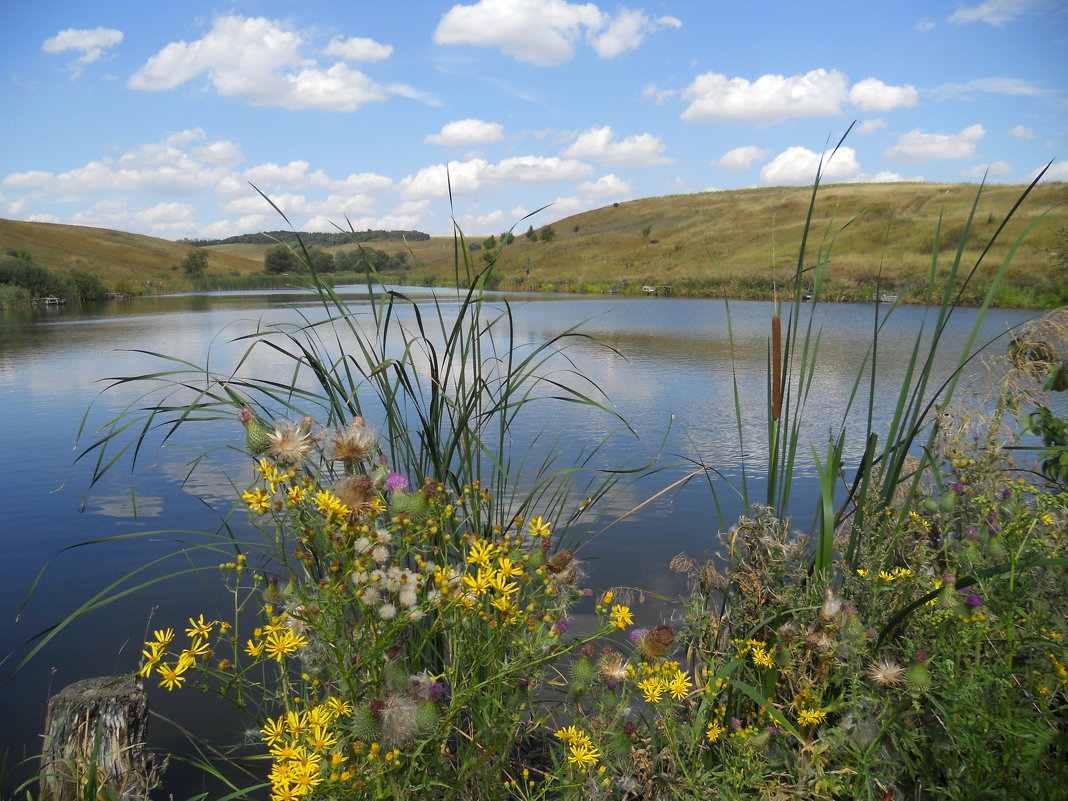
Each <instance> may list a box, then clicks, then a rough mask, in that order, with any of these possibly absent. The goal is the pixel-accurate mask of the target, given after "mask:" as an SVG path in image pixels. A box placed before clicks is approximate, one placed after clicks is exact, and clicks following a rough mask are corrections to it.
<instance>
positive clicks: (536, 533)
mask: <svg viewBox="0 0 1068 801" xmlns="http://www.w3.org/2000/svg"><path fill="white" fill-rule="evenodd" d="M549 526H550V524H549V523H546V522H545V521H544V520H542V519H541V515H538V516H537V517H532V518H530V522H529V523H527V528H528V530H529V531H530V536H532V537H548V536H551V535H552V533H553V532H552V529H551V528H550V527H549Z"/></svg>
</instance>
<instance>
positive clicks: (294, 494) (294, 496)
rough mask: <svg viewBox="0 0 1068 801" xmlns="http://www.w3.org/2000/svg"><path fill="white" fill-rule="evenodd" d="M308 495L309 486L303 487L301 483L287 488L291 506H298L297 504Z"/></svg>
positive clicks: (288, 500)
mask: <svg viewBox="0 0 1068 801" xmlns="http://www.w3.org/2000/svg"><path fill="white" fill-rule="evenodd" d="M307 497H308V490H307V488H306V487H302V486H301V485H300V484H294V485H293V486H292V487H290V488H289V489H287V490H286V501H287V502H288V503H289V504H290V505H291V506H296V505H297V504H299V503H302V502H303V501H304V499H305V498H307Z"/></svg>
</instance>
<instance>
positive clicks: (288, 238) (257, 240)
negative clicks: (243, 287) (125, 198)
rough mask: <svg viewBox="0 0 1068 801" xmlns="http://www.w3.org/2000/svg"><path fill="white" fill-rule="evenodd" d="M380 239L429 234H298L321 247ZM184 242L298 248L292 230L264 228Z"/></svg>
mask: <svg viewBox="0 0 1068 801" xmlns="http://www.w3.org/2000/svg"><path fill="white" fill-rule="evenodd" d="M382 239H386V240H389V239H395V240H403V239H406V240H408V241H410V242H421V241H422V240H424V239H430V234H424V233H423V232H422V231H373V230H370V229H368V230H366V231H355V232H353V231H333V232H325V233H324V232H310V233H305V232H303V231H302V232H301V233H300V240H301V241H302V242H303V243H304V245H305V247H309V248H310V247H312V246H313V245H314V246H316V247H321V248H332V247H337V246H338V245H351V244H352V243H353V242H373V241H377V240H382ZM178 241H179V242H181V243H182V244H184V245H193V246H195V247H207V246H209V245H274V244H277V243H279V242H282V243H284V244H287V245H292V246H293V247H296V248H299V247H300V246H299V245H298V244H297V234H295V233H293V232H292V231H264V232H263V233H260V234H239V235H238V236H231V237H229V238H227V239H179V240H178Z"/></svg>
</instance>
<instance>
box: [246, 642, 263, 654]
mask: <svg viewBox="0 0 1068 801" xmlns="http://www.w3.org/2000/svg"><path fill="white" fill-rule="evenodd" d="M245 653H246V654H248V655H249V656H251V657H253V658H255V657H258V656H259V655H260V654H262V653H263V640H260V641H259V642H256V641H255V640H249V641H248V643H246V645H245Z"/></svg>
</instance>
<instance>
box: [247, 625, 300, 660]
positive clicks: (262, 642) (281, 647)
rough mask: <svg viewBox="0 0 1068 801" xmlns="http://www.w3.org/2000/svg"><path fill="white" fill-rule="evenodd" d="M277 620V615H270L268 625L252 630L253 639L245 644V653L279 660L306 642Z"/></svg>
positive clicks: (255, 656) (294, 651)
mask: <svg viewBox="0 0 1068 801" xmlns="http://www.w3.org/2000/svg"><path fill="white" fill-rule="evenodd" d="M279 620H280V619H279V618H278V617H272V618H271V622H270V623H269V624H268V625H266V626H263V627H262V628H257V629H256V630H255V631H253V632H252V634H253V639H250V640H248V642H247V643H246V644H245V653H247V654H248V655H249V656H251V657H254V658H257V659H258V658H259V657H260V656H263V655H266V656H267V658H269V659H274V660H275V661H277V662H281V661H282V659H283V658H284V657H286V656H289V655H290V654H293V653H296V651H297V649H299V648H303V647H304V646H305V645H307V644H308V640H307V638H306V637H303V636H300V635H298V634H296V633H295V632H294V631H293V629H291V628H290V627H289V626H287V625H285V624H282V623H279Z"/></svg>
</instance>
